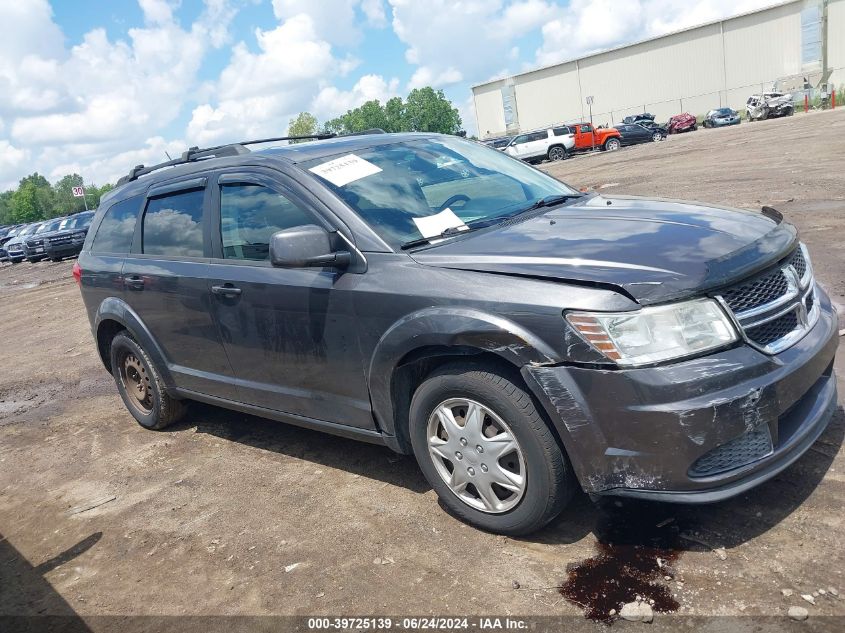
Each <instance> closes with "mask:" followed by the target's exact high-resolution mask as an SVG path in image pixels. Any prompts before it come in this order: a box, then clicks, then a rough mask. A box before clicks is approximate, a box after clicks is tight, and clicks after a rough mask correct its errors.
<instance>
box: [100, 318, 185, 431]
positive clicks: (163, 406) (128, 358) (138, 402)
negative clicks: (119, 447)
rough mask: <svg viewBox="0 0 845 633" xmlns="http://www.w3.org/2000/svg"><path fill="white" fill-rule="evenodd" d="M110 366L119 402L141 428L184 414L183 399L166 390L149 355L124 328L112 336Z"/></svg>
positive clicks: (170, 421)
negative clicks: (121, 400)
mask: <svg viewBox="0 0 845 633" xmlns="http://www.w3.org/2000/svg"><path fill="white" fill-rule="evenodd" d="M111 368H112V375H113V376H114V380H115V382H116V383H117V390H118V392H120V397H121V398H123V404H125V405H126V408H127V409H129V413H131V414H132V417H134V418H135V420H137V421H138V424H140V425H141V426H143V427H144V428H147V429H154V430H159V429H163V428H165V427H166V426H169V425H171V424H173V423H174V422H176V421H178V420H179V419H180V418H181V417H182V416H183V415H184V413H185V405H184V403H183V402H182V401H181V400H176V399H175V398H172V397H171V396H169V395H168V394H167V392H166V391H165V389H164V384H163V383H162V380H161V376H160V375H159V373H158V371H157V370H156V367H155V365H154V364H153V362H152V360H151V359H150V357H149V355H148V354H147V353H146V352H145V351H144V349H143V348H142V347H141V346H140V345H139V344H138V343H137V341H135V339H133V338H132V337H131V336H129V335H128V334H126V333H125V332H121V333H120V334H118V335H117V336H115V337H114V339H113V340H112V343H111Z"/></svg>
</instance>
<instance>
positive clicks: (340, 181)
mask: <svg viewBox="0 0 845 633" xmlns="http://www.w3.org/2000/svg"><path fill="white" fill-rule="evenodd" d="M308 171H310V172H313V173H315V174H317V175H318V176H320V177H322V178H325V179H326V180H328V181H329V182H330V183H332V184H333V185H335V186H336V187H342V186H343V185H348V184H349V183H350V182H355V181H356V180H361V178H366V177H367V176H372V175H373V174H377V173H379V172H380V171H381V167H378V166H376V165H373V164H372V163H371V162H369V161H367V160H364V159H363V158H361V157H359V156H356V155H355V154H347V155H346V156H341V157H340V158H335V159H334V160H330V161H328V162H327V163H322V164H321V165H317V166H316V167H312V168H311V169H309V170H308Z"/></svg>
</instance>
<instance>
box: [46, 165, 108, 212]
mask: <svg viewBox="0 0 845 633" xmlns="http://www.w3.org/2000/svg"><path fill="white" fill-rule="evenodd" d="M84 185H85V183H84V182H83V180H82V176H80V175H79V174H68V175H67V176H64V177H63V178H62V179H61V180H59V181H58V182H57V183H56V184H55V185H53V193H54V194H55V201H56V206H55V208H54V211H55V212H54V215H56V216H59V215H68V214H71V213H78V212H79V211H84V210H85V201H84V200H83V199H82V198H75V197H74V196H73V188H74V187H82V186H84ZM92 189H93V190H94V192H96V189H97V188H96V187H88V188H86V190H85V193H86V194H90V193H91V190H92ZM88 204H89V205H90V204H91V196H90V195H88Z"/></svg>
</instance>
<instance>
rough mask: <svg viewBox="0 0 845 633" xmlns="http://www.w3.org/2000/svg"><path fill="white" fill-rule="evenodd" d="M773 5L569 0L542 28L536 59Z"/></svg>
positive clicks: (758, 1) (767, 0)
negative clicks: (541, 38) (599, 26)
mask: <svg viewBox="0 0 845 633" xmlns="http://www.w3.org/2000/svg"><path fill="white" fill-rule="evenodd" d="M771 4H772V0H699V1H698V2H693V3H691V2H688V1H687V0H572V2H571V3H570V4H569V5H568V6H567V7H565V8H559V9H558V10H557V11H556V15H555V17H554V19H552V20H549V21H548V22H546V23H545V24H544V25H543V26H542V27H541V31H542V35H543V43H542V46H541V47H540V48H539V49H538V50H537V53H536V60H535V61H536V63H537V64H539V65H548V64H554V63H557V62H560V61H563V60H566V59H572V58H574V57H579V56H582V55H585V54H588V53H593V52H596V51H600V50H603V49H606V48H612V47H614V46H621V45H623V44H628V43H630V42H633V41H637V40H642V39H646V38H649V37H657V36H659V35H665V34H666V33H669V32H672V31H677V30H680V29H684V28H688V27H691V26H695V25H697V24H703V23H705V22H710V21H713V20H718V19H721V18H725V17H728V16H731V15H736V14H737V13H743V12H745V11H752V10H754V9H759V8H761V7H764V6H769V5H771ZM597 25H601V28H596V26H597Z"/></svg>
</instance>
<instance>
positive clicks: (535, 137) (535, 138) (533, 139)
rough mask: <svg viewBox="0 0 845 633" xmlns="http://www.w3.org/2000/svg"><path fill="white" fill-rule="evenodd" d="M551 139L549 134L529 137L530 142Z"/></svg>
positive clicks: (536, 134)
mask: <svg viewBox="0 0 845 633" xmlns="http://www.w3.org/2000/svg"><path fill="white" fill-rule="evenodd" d="M547 138H549V133H548V132H534V133H532V134H529V135H528V140H529V141H542V140H543V139H547Z"/></svg>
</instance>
